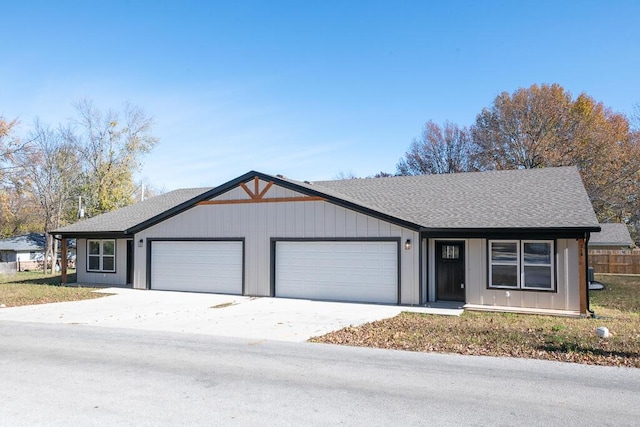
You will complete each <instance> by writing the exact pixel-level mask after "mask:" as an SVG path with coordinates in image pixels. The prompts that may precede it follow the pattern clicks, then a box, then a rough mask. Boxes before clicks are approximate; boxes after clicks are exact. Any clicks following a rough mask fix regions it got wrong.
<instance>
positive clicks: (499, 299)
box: [429, 239, 580, 311]
mask: <svg viewBox="0 0 640 427" xmlns="http://www.w3.org/2000/svg"><path fill="white" fill-rule="evenodd" d="M434 242H435V240H433V239H431V240H430V242H429V249H430V250H429V253H430V254H431V256H430V260H429V265H434V262H435V260H434V258H433V252H434V250H433V248H434ZM466 254H467V255H466V257H467V259H466V302H467V303H468V304H476V305H484V306H495V307H514V308H531V309H546V310H567V311H578V310H579V309H580V307H579V305H580V296H579V284H578V281H579V279H578V242H577V241H576V240H575V239H558V240H556V264H555V269H556V289H557V292H544V291H520V290H513V289H509V290H507V289H487V281H488V277H487V263H488V259H487V240H486V239H467V240H466ZM433 270H434V269H433V268H431V269H430V272H429V285H430V286H429V295H430V299H431V300H432V299H433V297H434V295H435V291H434V289H435V277H434V275H433ZM507 295H509V296H507Z"/></svg>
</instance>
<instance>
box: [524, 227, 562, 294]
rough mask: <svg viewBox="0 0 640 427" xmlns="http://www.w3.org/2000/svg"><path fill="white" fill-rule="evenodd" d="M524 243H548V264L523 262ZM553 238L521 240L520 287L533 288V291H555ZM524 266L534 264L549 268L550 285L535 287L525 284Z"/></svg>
mask: <svg viewBox="0 0 640 427" xmlns="http://www.w3.org/2000/svg"><path fill="white" fill-rule="evenodd" d="M525 243H547V244H548V245H549V247H550V248H549V259H550V260H551V263H550V264H527V263H525V262H524V244H525ZM553 243H554V242H553V240H523V241H522V243H521V245H522V250H521V253H522V260H521V262H522V267H521V269H520V270H521V273H520V274H521V276H522V279H521V281H520V283H521V284H522V285H521V287H522V289H529V290H534V291H555V290H556V279H555V274H554V267H555V263H554V261H555V247H554V245H553ZM525 266H535V267H549V268H550V270H551V274H550V277H551V287H550V288H540V287H535V286H527V283H526V280H525V275H524V267H525Z"/></svg>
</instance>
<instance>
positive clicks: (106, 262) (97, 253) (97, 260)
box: [87, 240, 116, 273]
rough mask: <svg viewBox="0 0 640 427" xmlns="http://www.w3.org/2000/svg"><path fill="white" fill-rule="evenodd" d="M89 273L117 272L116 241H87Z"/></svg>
mask: <svg viewBox="0 0 640 427" xmlns="http://www.w3.org/2000/svg"><path fill="white" fill-rule="evenodd" d="M87 271H102V272H108V273H113V272H115V271H116V241H115V240H88V241H87Z"/></svg>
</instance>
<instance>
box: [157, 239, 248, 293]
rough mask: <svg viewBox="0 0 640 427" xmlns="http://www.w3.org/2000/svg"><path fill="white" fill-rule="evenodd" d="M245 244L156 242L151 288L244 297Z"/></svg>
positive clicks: (226, 242) (224, 242) (240, 242)
mask: <svg viewBox="0 0 640 427" xmlns="http://www.w3.org/2000/svg"><path fill="white" fill-rule="evenodd" d="M242 245H243V242H242V241H153V242H152V243H151V289H159V290H166V291H191V292H211V293H224V294H242V271H243V267H242Z"/></svg>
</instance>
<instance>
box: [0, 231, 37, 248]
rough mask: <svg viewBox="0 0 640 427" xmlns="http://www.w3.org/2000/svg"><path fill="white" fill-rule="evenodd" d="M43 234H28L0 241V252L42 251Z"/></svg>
mask: <svg viewBox="0 0 640 427" xmlns="http://www.w3.org/2000/svg"><path fill="white" fill-rule="evenodd" d="M44 245H45V238H44V233H29V234H25V235H22V236H15V237H8V238H6V239H2V240H0V251H42V250H44Z"/></svg>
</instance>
